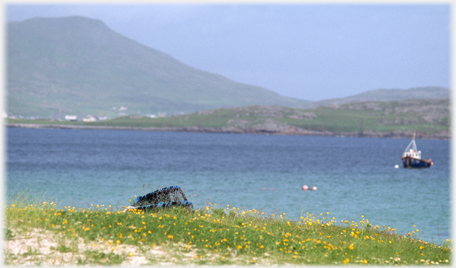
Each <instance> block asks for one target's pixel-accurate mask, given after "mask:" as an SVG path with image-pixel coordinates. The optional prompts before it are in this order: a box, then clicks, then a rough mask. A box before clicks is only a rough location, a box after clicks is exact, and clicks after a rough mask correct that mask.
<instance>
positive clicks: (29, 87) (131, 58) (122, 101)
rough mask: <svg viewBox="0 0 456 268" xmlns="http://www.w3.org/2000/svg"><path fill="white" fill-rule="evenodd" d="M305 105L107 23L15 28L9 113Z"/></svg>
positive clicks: (10, 45)
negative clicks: (194, 63) (200, 65)
mask: <svg viewBox="0 0 456 268" xmlns="http://www.w3.org/2000/svg"><path fill="white" fill-rule="evenodd" d="M305 103H306V101H303V100H297V99H293V98H287V97H284V96H281V95H279V94H277V93H275V92H273V91H270V90H267V89H264V88H261V87H257V86H251V85H245V84H241V83H237V82H234V81H232V80H229V79H227V78H225V77H223V76H221V75H217V74H213V73H209V72H205V71H201V70H198V69H195V68H193V67H190V66H188V65H185V64H183V63H181V62H179V61H178V60H176V59H174V58H172V57H171V56H169V55H167V54H164V53H162V52H160V51H157V50H155V49H152V48H149V47H146V46H144V45H142V44H140V43H138V42H135V41H133V40H130V39H128V38H126V37H124V36H122V35H120V34H118V33H116V32H114V31H112V30H111V29H109V28H108V27H107V26H106V25H105V24H104V23H103V22H101V21H99V20H94V19H89V18H85V17H77V16H75V17H64V18H34V19H29V20H25V21H20V22H10V23H8V25H7V104H8V105H7V107H8V110H7V113H8V114H13V115H22V116H42V117H60V118H61V117H62V116H64V115H65V114H74V115H78V116H86V115H87V114H92V115H96V116H98V115H100V114H104V115H106V116H118V115H119V114H122V113H126V114H132V113H136V114H156V113H158V112H166V113H168V114H177V113H188V112H192V111H198V110H207V109H213V108H221V107H237V106H247V105H259V104H261V105H281V106H290V107H302V105H304V104H305ZM122 106H123V107H124V108H122V109H121V107H122ZM125 108H126V109H125Z"/></svg>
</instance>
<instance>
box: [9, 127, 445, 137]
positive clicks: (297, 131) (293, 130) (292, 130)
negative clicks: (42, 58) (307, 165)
mask: <svg viewBox="0 0 456 268" xmlns="http://www.w3.org/2000/svg"><path fill="white" fill-rule="evenodd" d="M5 127H18V128H56V129H93V130H135V131H165V132H168V131H169V132H197V133H231V134H233V133H234V134H264V135H290V136H332V137H358V138H361V137H363V138H412V137H413V131H391V132H373V131H354V132H330V131H313V130H305V129H301V128H298V127H293V126H289V127H288V128H283V129H280V130H276V129H274V130H271V129H266V128H256V129H241V128H236V127H199V126H192V127H121V126H78V125H57V124H56V125H53V124H18V123H6V124H5ZM416 138H419V139H437V140H450V139H451V133H450V132H449V131H443V132H438V133H434V134H430V133H424V132H417V133H416Z"/></svg>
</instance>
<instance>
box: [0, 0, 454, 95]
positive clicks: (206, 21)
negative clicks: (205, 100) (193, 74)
mask: <svg viewBox="0 0 456 268" xmlns="http://www.w3.org/2000/svg"><path fill="white" fill-rule="evenodd" d="M450 11H451V6H450V5H449V4H436V5H430V4H406V5H403V4H401V5H400V4H377V5H373V4H337V5H336V4H319V5H311V4H286V5H282V4H233V5H222V4H170V5H165V4H136V5H131V4H98V5H94V4H81V5H70V4H58V3H57V4H48V5H37V4H9V5H6V6H5V13H6V19H7V21H17V20H24V19H28V18H32V17H38V16H39V17H62V16H71V15H81V16H86V17H90V18H97V19H100V20H102V21H103V22H104V23H105V24H106V25H108V27H110V28H111V29H113V30H114V31H116V32H118V33H120V34H122V35H125V36H126V37H129V38H131V39H133V40H136V41H138V42H140V43H142V44H144V45H147V46H149V47H152V48H155V49H157V50H160V51H162V52H164V53H166V54H169V55H171V56H173V57H174V58H176V59H178V60H180V61H181V62H183V63H185V64H188V65H190V66H193V67H196V68H198V69H202V70H205V71H209V72H213V73H218V74H221V75H224V76H226V77H228V78H230V79H232V80H235V81H237V82H242V83H247V84H252V85H258V86H261V87H264V88H267V89H271V90H273V91H275V92H278V93H279V94H281V95H284V96H289V97H294V98H299V99H305V100H312V101H315V100H321V99H327V98H338V97H346V96H350V95H353V94H357V93H360V92H363V91H367V90H371V89H379V88H401V89H407V88H411V87H419V86H444V87H450Z"/></svg>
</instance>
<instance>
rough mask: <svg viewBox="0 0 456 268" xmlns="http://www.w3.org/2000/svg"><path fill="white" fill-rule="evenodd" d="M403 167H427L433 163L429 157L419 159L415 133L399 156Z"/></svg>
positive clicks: (419, 152) (419, 154) (419, 153)
mask: <svg viewBox="0 0 456 268" xmlns="http://www.w3.org/2000/svg"><path fill="white" fill-rule="evenodd" d="M401 159H402V164H403V165H404V167H405V168H428V167H430V166H432V165H433V163H432V160H431V159H421V151H418V149H417V147H416V143H415V135H413V140H412V141H411V142H410V143H409V145H408V146H407V148H405V150H404V152H403V153H402V156H401Z"/></svg>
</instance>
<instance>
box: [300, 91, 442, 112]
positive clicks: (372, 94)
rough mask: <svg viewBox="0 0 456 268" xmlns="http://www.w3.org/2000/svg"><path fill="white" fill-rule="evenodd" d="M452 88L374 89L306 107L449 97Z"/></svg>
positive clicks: (312, 103) (317, 102)
mask: <svg viewBox="0 0 456 268" xmlns="http://www.w3.org/2000/svg"><path fill="white" fill-rule="evenodd" d="M449 98H450V89H449V88H446V87H416V88H409V89H405V90H404V89H374V90H369V91H366V92H363V93H360V94H356V95H353V96H349V97H346V98H339V99H327V100H322V101H315V102H309V103H307V104H306V106H305V107H306V108H313V107H318V106H328V105H341V104H346V103H351V102H362V101H397V100H415V99H416V100H418V99H449Z"/></svg>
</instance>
